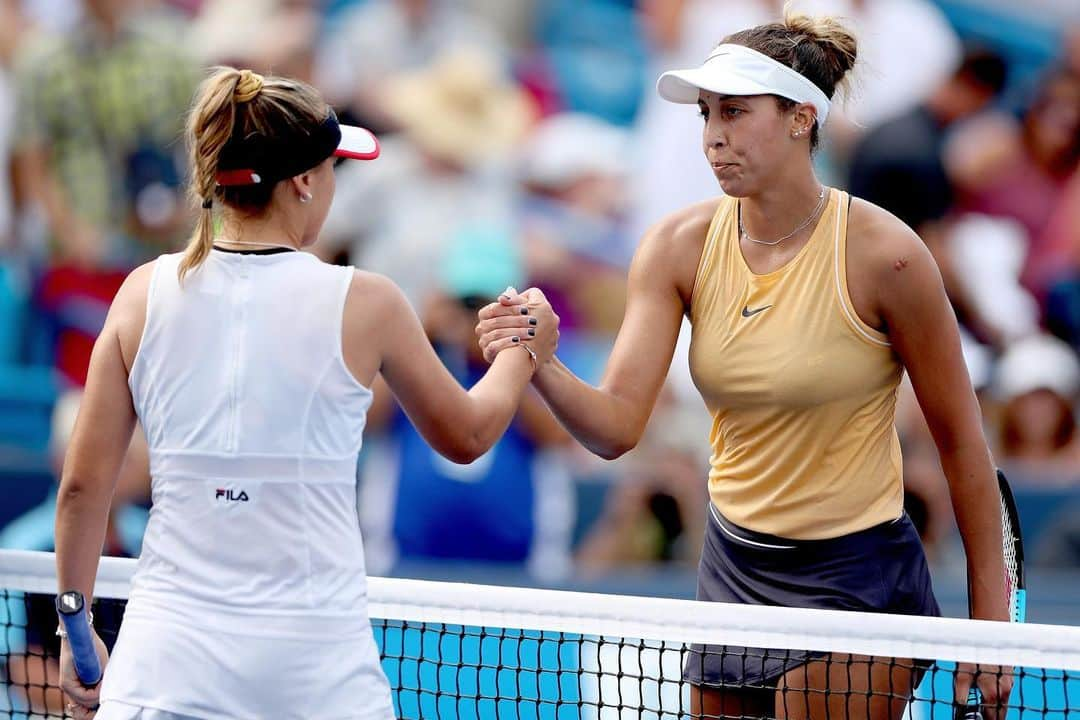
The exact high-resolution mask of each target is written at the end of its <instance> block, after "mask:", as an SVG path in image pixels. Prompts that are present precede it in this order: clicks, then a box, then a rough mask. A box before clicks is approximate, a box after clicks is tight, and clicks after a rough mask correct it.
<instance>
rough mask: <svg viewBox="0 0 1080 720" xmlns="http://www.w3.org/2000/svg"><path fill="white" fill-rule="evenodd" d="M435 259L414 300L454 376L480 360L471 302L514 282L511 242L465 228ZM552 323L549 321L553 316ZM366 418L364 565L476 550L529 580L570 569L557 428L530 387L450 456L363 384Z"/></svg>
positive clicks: (561, 575)
mask: <svg viewBox="0 0 1080 720" xmlns="http://www.w3.org/2000/svg"><path fill="white" fill-rule="evenodd" d="M438 265H439V266H440V271H439V285H438V287H437V288H436V289H435V291H434V292H432V293H430V294H429V295H428V296H427V297H426V298H425V302H424V304H423V308H424V309H423V312H422V320H423V323H424V329H425V331H426V332H427V335H428V338H429V339H430V340H431V343H432V345H433V346H434V348H435V350H436V352H437V353H438V355H439V358H440V359H441V360H442V361H443V364H445V365H446V367H447V368H448V369H449V370H450V373H451V374H452V375H453V376H454V377H455V378H456V379H457V380H458V382H460V383H462V384H463V385H465V386H466V387H469V386H471V385H473V384H474V383H475V382H476V381H477V380H478V379H479V378H480V377H481V376H482V375H483V373H484V371H485V370H486V369H487V363H486V362H484V357H483V355H482V354H481V353H480V348H479V346H478V345H477V343H476V334H475V332H474V329H475V326H476V311H477V310H479V309H480V308H481V307H483V306H484V305H487V304H488V303H490V302H492V301H494V299H495V298H496V296H498V294H499V293H500V292H502V291H503V290H504V289H505V288H506V286H507V284H511V285H513V286H515V287H519V286H522V283H523V282H524V281H525V268H524V266H523V265H522V257H521V250H520V249H519V248H518V247H516V245H515V239H514V237H513V236H512V235H510V234H508V233H507V232H505V231H503V230H500V229H497V228H490V227H475V228H469V229H465V230H463V231H462V232H460V233H459V234H458V235H457V236H456V237H454V238H453V239H452V240H451V241H450V243H449V247H448V248H447V252H446V253H445V254H444V256H443V257H442V258H441V259H440V261H439V263H438ZM560 326H561V322H560ZM375 393H376V401H375V402H374V404H373V406H372V409H371V411H370V412H369V414H368V425H367V427H368V428H369V429H370V430H371V431H372V432H374V433H379V435H378V438H379V444H378V445H377V446H376V447H375V448H374V449H373V450H372V451H371V452H370V453H368V455H367V458H366V462H365V465H364V471H363V480H362V484H363V497H362V498H361V501H360V511H361V519H362V527H363V528H364V530H365V535H364V539H365V547H366V548H367V553H368V557H369V559H371V560H372V561H373V562H372V565H371V568H372V572H379V571H383V570H388V569H390V567H391V566H392V565H393V562H394V561H401V562H404V563H414V564H415V563H431V562H433V561H434V562H456V563H459V564H460V563H462V562H476V563H483V564H491V565H496V564H498V565H502V566H504V567H516V568H519V569H527V570H528V571H529V572H530V574H531V575H532V576H533V577H534V578H536V579H538V580H548V581H550V580H557V579H565V578H566V577H567V576H568V575H569V574H570V567H571V564H570V532H571V530H572V529H573V516H574V503H573V492H572V488H571V484H570V482H571V481H570V476H569V468H568V466H567V463H566V461H565V459H564V458H563V457H562V456H561V454H560V452H559V450H560V449H561V448H563V447H565V446H566V445H567V444H568V441H569V436H568V435H567V434H566V432H565V431H564V430H563V429H562V428H561V427H560V426H559V424H558V423H557V422H555V419H554V418H553V417H551V414H550V413H549V412H548V411H547V408H545V407H544V405H543V403H542V402H541V401H540V399H539V397H537V396H536V395H535V394H533V393H530V394H528V395H526V396H525V398H524V399H523V400H522V404H521V407H520V409H519V411H518V414H517V417H516V418H515V420H514V422H513V423H512V424H511V425H510V427H509V428H508V430H507V432H506V434H505V435H503V437H502V438H501V439H500V440H499V441H498V442H497V443H495V445H494V446H493V447H492V448H491V450H489V451H488V452H487V453H485V454H484V455H483V456H482V457H480V458H478V459H477V460H475V461H473V462H472V463H470V464H468V465H455V464H453V463H451V462H449V461H447V460H446V459H445V458H443V457H442V456H440V455H439V454H438V453H437V452H436V451H435V450H433V449H432V448H431V447H429V446H428V444H427V443H426V442H425V441H424V438H423V437H422V436H421V435H420V434H419V433H418V432H417V431H416V429H415V428H414V427H413V426H412V424H411V423H410V422H409V419H408V418H407V417H406V416H405V414H404V412H403V411H402V410H401V409H400V408H399V407H398V406H397V404H396V403H394V401H393V400H392V399H391V395H390V392H389V388H388V387H387V386H386V384H385V383H383V382H379V383H378V384H377V385H376V386H375Z"/></svg>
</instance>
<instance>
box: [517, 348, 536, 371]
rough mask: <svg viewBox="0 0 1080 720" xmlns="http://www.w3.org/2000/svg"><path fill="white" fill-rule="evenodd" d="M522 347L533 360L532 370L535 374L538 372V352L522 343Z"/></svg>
mask: <svg viewBox="0 0 1080 720" xmlns="http://www.w3.org/2000/svg"><path fill="white" fill-rule="evenodd" d="M520 347H522V348H524V349H525V352H527V353H529V359H530V360H532V369H533V372H534V373H535V372H536V351H535V350H533V349H532V348H531V347H529V346H528V345H526V344H525V343H521V345H520Z"/></svg>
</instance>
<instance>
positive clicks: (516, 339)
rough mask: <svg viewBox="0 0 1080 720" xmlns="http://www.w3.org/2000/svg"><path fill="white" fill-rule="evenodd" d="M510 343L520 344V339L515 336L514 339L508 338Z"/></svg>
mask: <svg viewBox="0 0 1080 720" xmlns="http://www.w3.org/2000/svg"><path fill="white" fill-rule="evenodd" d="M510 342H521V338H519V337H518V336H517V335H515V336H514V337H512V338H510Z"/></svg>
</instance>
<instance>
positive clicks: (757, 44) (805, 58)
mask: <svg viewBox="0 0 1080 720" xmlns="http://www.w3.org/2000/svg"><path fill="white" fill-rule="evenodd" d="M723 42H725V43H733V44H735V45H743V46H745V47H748V48H750V49H751V50H757V51H758V52H759V53H762V54H763V55H768V56H769V57H771V58H772V59H773V60H776V61H777V62H780V63H783V64H784V65H787V66H788V67H789V68H791V69H792V70H794V71H795V72H797V73H799V74H800V75H802V76H804V77H805V78H806V79H808V80H809V81H810V82H812V83H814V84H815V85H817V86H818V87H819V88H820V89H821V91H822V92H823V93H825V95H826V96H828V97H829V98H830V99H831V98H832V97H833V95H835V94H836V91H837V89H838V88H844V89H846V85H847V79H848V77H849V73H850V72H851V70H852V68H854V67H855V59H856V56H857V54H858V43H857V41H856V40H855V35H854V33H852V32H851V30H849V29H848V28H847V27H845V26H844V24H843V23H841V22H840V21H839V20H837V19H836V18H833V17H811V16H809V15H804V14H802V13H798V12H795V11H794V10H792V8H791V4H790V2H789V3H787V4H785V5H784V19H783V21H782V22H775V23H768V24H765V25H758V26H757V27H753V28H750V29H749V30H740V31H739V32H737V33H734V34H732V35H728V36H727V37H726V38H724V40H723ZM778 101H779V103H780V105H781V107H783V108H785V109H787V108H790V107H793V106H794V105H795V103H794V102H792V101H791V100H788V99H786V98H778ZM817 142H818V124H817V122H815V123H814V128H813V130H812V135H811V138H810V144H811V147H816V146H817Z"/></svg>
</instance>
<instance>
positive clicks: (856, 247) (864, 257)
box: [847, 197, 936, 282]
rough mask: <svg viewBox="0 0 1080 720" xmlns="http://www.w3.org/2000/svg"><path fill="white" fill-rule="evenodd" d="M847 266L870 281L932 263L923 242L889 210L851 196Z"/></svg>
mask: <svg viewBox="0 0 1080 720" xmlns="http://www.w3.org/2000/svg"><path fill="white" fill-rule="evenodd" d="M847 237H848V267H849V268H851V269H859V270H857V271H858V272H860V274H862V273H865V274H866V275H867V276H868V277H869V279H871V280H872V281H874V282H880V281H889V280H890V279H895V278H900V277H904V276H905V275H907V274H908V273H906V272H905V271H907V270H909V269H910V270H918V269H919V268H923V269H929V268H930V267H932V268H934V269H935V271H936V265H935V263H934V259H933V257H932V256H931V254H930V251H929V249H928V248H927V247H926V243H924V242H923V241H922V238H920V237H919V236H918V235H917V234H916V233H915V231H914V230H912V229H911V228H910V227H908V226H907V225H906V224H905V223H904V222H903V221H902V220H900V218H898V217H896V216H895V215H893V214H892V213H890V212H889V211H887V210H885V209H883V208H880V207H878V206H877V205H874V204H873V203H870V202H867V201H866V200H862V199H860V198H854V197H853V198H852V200H851V212H850V215H849V217H848V232H847Z"/></svg>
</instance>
